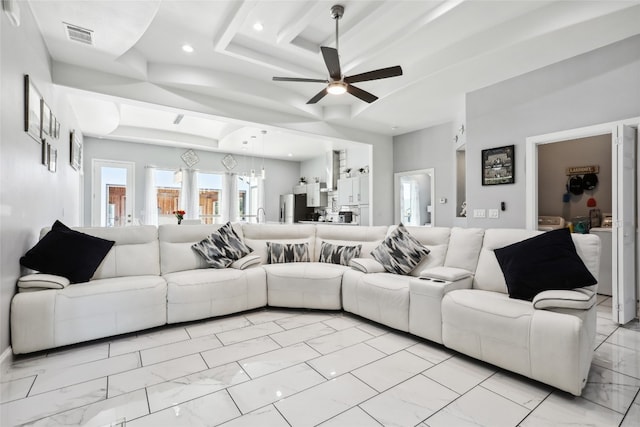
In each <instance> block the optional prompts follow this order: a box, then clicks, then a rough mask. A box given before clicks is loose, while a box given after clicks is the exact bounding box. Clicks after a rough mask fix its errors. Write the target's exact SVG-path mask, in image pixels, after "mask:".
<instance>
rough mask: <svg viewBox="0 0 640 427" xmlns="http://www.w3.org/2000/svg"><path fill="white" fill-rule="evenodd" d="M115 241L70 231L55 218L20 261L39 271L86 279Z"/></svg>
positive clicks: (74, 280)
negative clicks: (48, 228)
mask: <svg viewBox="0 0 640 427" xmlns="http://www.w3.org/2000/svg"><path fill="white" fill-rule="evenodd" d="M114 243H115V242H114V241H113V240H105V239H101V238H99V237H95V236H91V235H89V234H85V233H80V232H79V231H75V230H71V229H70V228H69V227H67V226H66V225H64V224H63V223H61V222H60V221H57V220H56V222H55V223H54V224H53V226H52V227H51V230H50V231H49V232H48V233H47V234H45V236H44V237H43V238H42V239H40V241H39V242H38V243H36V245H35V246H34V247H33V248H31V249H29V250H28V251H27V253H26V254H25V255H24V256H23V257H22V258H20V264H22V265H23V266H25V267H27V268H30V269H33V270H36V271H39V272H41V273H47V274H55V275H57V276H63V277H66V278H67V279H69V280H70V281H71V283H79V282H87V281H89V280H90V279H91V277H92V276H93V273H95V271H96V269H97V268H98V266H99V265H100V263H101V262H102V260H103V259H104V257H105V256H107V253H109V251H110V250H111V247H112V246H113V244H114Z"/></svg>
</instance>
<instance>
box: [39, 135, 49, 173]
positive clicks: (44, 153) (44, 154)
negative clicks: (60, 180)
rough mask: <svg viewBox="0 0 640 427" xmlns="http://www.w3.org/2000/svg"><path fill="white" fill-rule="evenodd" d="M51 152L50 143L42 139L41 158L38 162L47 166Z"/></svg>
mask: <svg viewBox="0 0 640 427" xmlns="http://www.w3.org/2000/svg"><path fill="white" fill-rule="evenodd" d="M50 153H51V144H49V143H48V142H47V140H46V139H43V140H42V158H41V160H40V162H41V163H42V164H43V165H45V166H46V167H49V154H50Z"/></svg>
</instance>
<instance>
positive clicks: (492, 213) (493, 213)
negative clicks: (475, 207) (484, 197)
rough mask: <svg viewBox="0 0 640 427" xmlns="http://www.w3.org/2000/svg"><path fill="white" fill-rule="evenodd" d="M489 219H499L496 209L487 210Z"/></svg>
mask: <svg viewBox="0 0 640 427" xmlns="http://www.w3.org/2000/svg"><path fill="white" fill-rule="evenodd" d="M489 218H491V219H498V218H500V211H499V210H498V209H489Z"/></svg>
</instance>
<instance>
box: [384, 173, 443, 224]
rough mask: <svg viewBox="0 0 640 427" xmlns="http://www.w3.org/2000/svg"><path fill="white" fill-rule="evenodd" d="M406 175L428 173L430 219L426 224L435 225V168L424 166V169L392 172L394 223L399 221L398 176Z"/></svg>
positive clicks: (399, 190) (399, 191)
mask: <svg viewBox="0 0 640 427" xmlns="http://www.w3.org/2000/svg"><path fill="white" fill-rule="evenodd" d="M408 175H428V176H429V179H430V184H429V191H430V193H431V203H430V204H429V206H428V207H427V209H430V211H429V212H430V213H431V221H430V222H429V224H428V225H427V226H428V227H435V226H436V225H435V224H436V209H435V205H436V204H435V197H436V182H435V181H436V180H435V177H436V171H435V168H426V169H417V170H411V171H404V172H396V173H394V174H393V189H394V191H393V199H394V202H393V216H394V218H395V223H396V224H398V223H400V222H401V221H400V220H401V217H402V216H401V215H400V194H401V189H400V178H401V177H403V176H408Z"/></svg>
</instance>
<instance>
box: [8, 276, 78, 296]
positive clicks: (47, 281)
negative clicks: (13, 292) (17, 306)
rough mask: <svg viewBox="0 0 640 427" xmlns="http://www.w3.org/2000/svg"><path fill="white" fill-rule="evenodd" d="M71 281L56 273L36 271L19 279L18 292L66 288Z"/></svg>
mask: <svg viewBox="0 0 640 427" xmlns="http://www.w3.org/2000/svg"><path fill="white" fill-rule="evenodd" d="M70 283H71V282H70V281H69V279H67V278H66V277H62V276H56V275H54V274H42V273H34V274H28V275H26V276H22V277H21V278H20V279H18V292H34V291H41V290H45V289H64V288H66V287H67V286H69V284H70Z"/></svg>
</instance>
